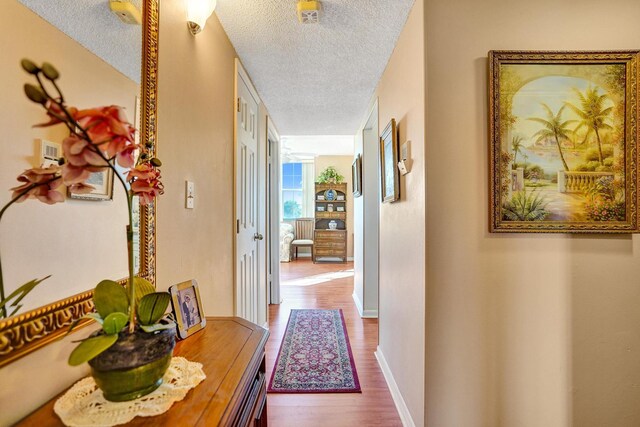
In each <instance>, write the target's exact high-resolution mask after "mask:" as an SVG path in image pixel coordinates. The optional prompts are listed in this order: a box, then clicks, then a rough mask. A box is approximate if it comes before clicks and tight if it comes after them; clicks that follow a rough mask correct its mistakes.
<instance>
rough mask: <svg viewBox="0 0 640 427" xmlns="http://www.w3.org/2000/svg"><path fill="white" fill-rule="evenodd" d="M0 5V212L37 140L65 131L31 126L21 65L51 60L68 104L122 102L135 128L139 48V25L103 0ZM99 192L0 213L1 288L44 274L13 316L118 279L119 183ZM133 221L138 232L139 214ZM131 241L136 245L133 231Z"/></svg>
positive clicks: (35, 155)
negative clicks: (124, 18)
mask: <svg viewBox="0 0 640 427" xmlns="http://www.w3.org/2000/svg"><path fill="white" fill-rule="evenodd" d="M3 6H4V7H3V11H2V13H1V14H0V31H1V32H2V34H0V57H1V58H2V64H3V66H2V68H0V93H1V94H2V96H1V97H0V129H3V135H2V138H3V140H4V141H3V143H2V147H3V151H2V155H1V156H0V207H1V206H4V205H5V204H6V203H7V202H8V201H9V200H10V196H11V193H10V191H9V189H10V188H11V187H14V186H16V185H17V181H16V177H17V176H18V175H19V174H20V173H21V172H23V171H24V170H25V169H28V168H32V167H37V166H40V165H41V164H42V163H43V158H42V155H41V147H42V144H43V143H47V142H50V143H54V144H53V147H55V146H56V145H55V144H60V143H61V142H62V140H63V139H64V138H65V137H66V135H67V132H65V129H64V127H63V126H54V127H48V128H32V126H33V125H34V124H37V123H42V122H43V121H46V120H44V119H45V117H43V114H42V109H41V108H39V106H37V105H34V104H33V103H31V102H29V101H28V100H27V99H26V97H25V96H24V93H23V89H22V84H23V83H25V82H26V81H27V80H28V76H26V75H25V73H24V71H22V70H21V68H20V60H21V59H22V58H25V57H26V58H29V59H31V60H33V61H34V62H36V63H42V62H44V61H47V62H51V63H52V64H54V65H55V66H56V68H57V69H58V70H59V71H60V73H61V78H60V80H59V84H60V86H61V88H62V90H63V92H64V93H65V97H66V99H67V102H68V104H69V105H72V106H76V107H78V108H91V107H99V106H103V105H120V106H122V107H124V108H125V111H126V114H127V118H128V119H129V121H131V122H132V123H134V125H136V127H139V125H138V123H136V122H134V120H136V119H139V115H136V114H135V113H136V97H137V96H138V94H139V92H140V89H139V87H140V86H139V79H140V75H141V72H140V64H141V61H140V49H141V45H142V42H141V27H140V26H139V25H127V24H124V23H123V22H121V21H120V20H119V19H118V17H117V16H116V15H115V14H113V13H112V12H111V11H110V10H109V3H108V2H107V1H104V0H69V1H65V2H56V4H55V7H54V6H53V5H52V4H51V2H43V1H38V0H9V1H7V2H6V4H4V3H3ZM138 6H140V5H139V4H138ZM105 188H106V190H104V191H103V192H104V193H105V194H101V195H100V197H95V198H93V199H92V200H85V199H75V198H71V197H69V196H68V195H67V191H66V189H64V187H61V190H60V191H62V192H63V193H64V194H65V197H66V200H65V202H64V203H59V204H56V205H52V206H48V205H44V204H41V203H39V202H38V201H36V200H33V199H30V200H28V201H26V202H24V203H21V204H15V205H13V206H12V207H11V208H10V209H8V210H7V212H6V213H5V215H4V216H3V218H2V223H0V254H1V255H2V267H3V272H2V273H3V276H4V283H5V292H6V293H10V292H11V291H12V290H14V289H16V288H17V287H18V286H20V285H22V284H24V283H26V282H28V281H29V280H32V279H34V278H42V277H45V276H48V275H51V277H50V278H49V279H48V280H46V281H45V282H43V283H42V284H40V285H39V286H38V287H37V288H36V289H35V290H34V291H32V292H31V293H30V294H29V295H28V296H27V297H26V298H25V299H24V300H23V301H22V303H23V307H22V308H21V310H20V311H19V313H24V312H25V311H27V310H31V309H34V308H37V307H40V306H42V305H45V304H50V303H52V302H53V301H57V300H60V299H63V298H67V297H70V296H72V295H75V294H78V293H80V292H84V291H87V290H89V289H92V288H93V287H95V285H96V284H97V282H98V281H99V280H102V279H104V278H111V279H116V280H117V279H122V278H124V277H126V275H127V258H126V251H125V250H124V248H125V247H126V234H125V226H126V224H127V209H126V197H125V195H124V191H123V189H122V188H121V187H120V186H118V183H117V182H116V183H114V185H111V186H110V188H109V186H105ZM138 212H139V210H138ZM136 224H138V227H136V228H137V230H139V229H140V227H139V224H140V220H139V218H138V220H137V221H136ZM136 242H137V247H138V248H140V236H139V235H138V236H136ZM139 253H140V251H139V249H138V251H137V256H136V259H137V263H138V265H139V264H140V255H139Z"/></svg>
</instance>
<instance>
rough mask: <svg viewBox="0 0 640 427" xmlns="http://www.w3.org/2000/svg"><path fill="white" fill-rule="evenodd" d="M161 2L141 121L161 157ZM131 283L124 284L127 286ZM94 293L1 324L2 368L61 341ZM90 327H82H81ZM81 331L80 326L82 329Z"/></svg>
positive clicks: (148, 209)
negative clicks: (158, 109)
mask: <svg viewBox="0 0 640 427" xmlns="http://www.w3.org/2000/svg"><path fill="white" fill-rule="evenodd" d="M159 2H160V0H144V1H143V20H142V64H141V85H140V90H141V105H140V108H141V121H140V136H141V140H142V141H143V143H149V142H150V143H151V144H152V145H153V148H151V149H150V151H151V153H150V154H151V155H153V154H155V151H156V148H157V147H156V132H157V102H158V38H159V24H160V5H159ZM156 203H157V202H154V203H153V204H151V205H147V206H141V207H140V217H141V221H140V242H142V245H141V256H140V271H139V272H138V274H137V275H138V276H140V277H143V278H145V279H147V280H149V281H150V282H152V283H153V284H154V285H155V281H156V206H155V204H156ZM125 281H126V279H122V280H121V281H120V282H121V283H122V284H124V283H125ZM92 296H93V290H90V291H87V292H82V293H79V294H77V295H73V296H71V297H68V298H65V299H62V300H59V301H56V302H53V303H51V304H48V305H45V306H42V307H39V308H36V309H34V310H30V311H28V312H26V313H23V314H20V315H16V316H13V317H10V318H8V319H3V320H0V367H2V366H5V365H8V364H9V363H11V362H13V361H15V360H17V359H19V358H21V357H23V356H26V355H27V354H29V353H31V352H33V351H35V350H38V349H40V348H42V347H44V346H45V345H47V344H49V343H51V342H53V341H54V340H56V339H58V338H59V337H60V336H61V335H63V334H64V333H66V327H67V326H69V325H70V324H71V323H72V322H74V321H75V320H78V319H80V318H81V317H82V316H84V315H85V314H86V313H89V312H90V311H92V310H93V302H92V301H91V297H92ZM88 323H89V321H88V320H87V321H85V322H82V323H81V324H82V325H86V324H88ZM79 326H80V325H79Z"/></svg>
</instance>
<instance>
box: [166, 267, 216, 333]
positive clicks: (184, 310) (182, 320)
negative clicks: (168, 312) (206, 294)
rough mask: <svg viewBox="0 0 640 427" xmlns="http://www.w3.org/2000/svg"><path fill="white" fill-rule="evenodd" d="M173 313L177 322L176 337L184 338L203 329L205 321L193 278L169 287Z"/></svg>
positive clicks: (198, 292)
mask: <svg viewBox="0 0 640 427" xmlns="http://www.w3.org/2000/svg"><path fill="white" fill-rule="evenodd" d="M169 293H170V294H171V305H172V306H173V314H174V315H175V317H176V322H177V323H178V338H180V339H185V338H187V337H188V336H190V335H193V334H194V333H196V332H198V331H199V330H201V329H203V328H204V326H205V325H206V323H207V320H206V319H205V317H204V311H203V310H202V301H201V300H200V291H199V290H198V283H197V282H196V281H195V280H187V281H186V282H182V283H178V284H177V285H173V286H171V287H170V288H169Z"/></svg>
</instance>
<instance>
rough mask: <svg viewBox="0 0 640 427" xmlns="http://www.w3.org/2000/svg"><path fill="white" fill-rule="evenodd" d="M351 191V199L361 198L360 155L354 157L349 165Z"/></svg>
mask: <svg viewBox="0 0 640 427" xmlns="http://www.w3.org/2000/svg"><path fill="white" fill-rule="evenodd" d="M351 189H352V191H353V197H360V196H362V157H361V156H360V154H358V155H357V156H356V159H355V160H354V161H353V164H352V165H351Z"/></svg>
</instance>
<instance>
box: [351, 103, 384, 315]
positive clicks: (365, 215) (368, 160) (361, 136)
mask: <svg viewBox="0 0 640 427" xmlns="http://www.w3.org/2000/svg"><path fill="white" fill-rule="evenodd" d="M369 110H370V115H368V116H367V117H366V118H365V119H366V122H365V123H364V124H363V125H362V126H361V128H360V129H359V130H358V132H357V133H356V138H355V145H354V147H355V154H356V155H358V154H360V156H361V162H362V184H361V185H362V189H361V191H362V195H361V196H360V197H356V198H354V199H353V203H354V235H353V241H354V249H353V253H354V256H353V269H354V278H353V279H354V280H353V288H354V289H353V297H354V300H355V301H356V305H357V306H358V311H359V312H360V315H361V316H363V317H377V316H378V283H379V267H378V264H379V256H380V254H379V220H380V218H379V214H380V164H379V157H380V154H379V153H380V143H379V137H378V100H377V98H376V99H374V102H372V105H371V108H370V109H369Z"/></svg>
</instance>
